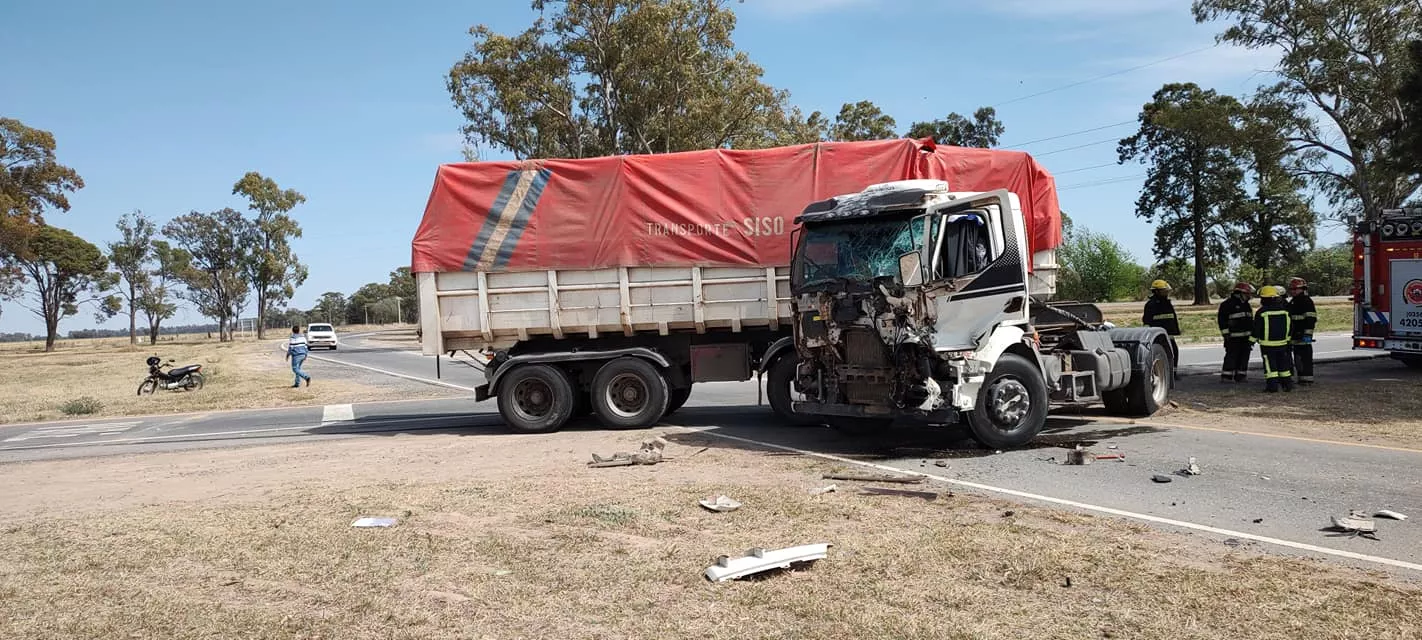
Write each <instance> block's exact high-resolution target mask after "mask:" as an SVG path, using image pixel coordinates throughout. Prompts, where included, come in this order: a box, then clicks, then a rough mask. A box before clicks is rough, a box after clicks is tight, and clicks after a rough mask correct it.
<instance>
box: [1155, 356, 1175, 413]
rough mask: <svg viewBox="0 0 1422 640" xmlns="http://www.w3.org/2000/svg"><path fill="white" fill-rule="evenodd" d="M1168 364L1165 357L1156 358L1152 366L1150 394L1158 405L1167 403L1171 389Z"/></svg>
mask: <svg viewBox="0 0 1422 640" xmlns="http://www.w3.org/2000/svg"><path fill="white" fill-rule="evenodd" d="M1166 364H1167V363H1166V361H1165V358H1156V360H1155V362H1154V363H1152V364H1151V367H1150V395H1151V398H1153V399H1154V400H1155V404H1156V405H1157V406H1158V405H1162V404H1165V397H1166V395H1167V394H1168V393H1169V389H1170V382H1169V381H1170V371H1169V369H1168V367H1166Z"/></svg>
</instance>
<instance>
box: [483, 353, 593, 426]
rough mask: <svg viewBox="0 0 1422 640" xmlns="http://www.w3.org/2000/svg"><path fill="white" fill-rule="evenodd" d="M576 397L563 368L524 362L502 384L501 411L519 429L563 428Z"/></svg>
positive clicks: (506, 422)
mask: <svg viewBox="0 0 1422 640" xmlns="http://www.w3.org/2000/svg"><path fill="white" fill-rule="evenodd" d="M575 405H577V397H576V396H574V395H573V385H572V384H570V383H569V382H568V376H566V375H563V372H562V371H559V370H558V369H555V368H553V367H550V366H548V365H546V364H532V365H523V366H521V367H519V368H517V369H514V370H513V371H510V372H508V374H507V375H506V376H505V377H504V379H503V380H502V381H501V382H500V384H499V415H502V416H503V417H504V423H505V424H507V425H508V426H509V428H511V429H513V430H514V431H518V432H520V433H548V432H551V431H557V430H559V429H561V428H563V424H564V423H566V422H567V421H568V418H570V417H571V416H572V415H573V410H574V408H575Z"/></svg>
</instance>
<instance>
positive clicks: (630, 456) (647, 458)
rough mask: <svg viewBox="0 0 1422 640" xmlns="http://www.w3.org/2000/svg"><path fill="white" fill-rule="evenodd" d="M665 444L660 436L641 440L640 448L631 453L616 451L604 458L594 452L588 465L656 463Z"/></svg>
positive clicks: (627, 465)
mask: <svg viewBox="0 0 1422 640" xmlns="http://www.w3.org/2000/svg"><path fill="white" fill-rule="evenodd" d="M666 446H667V441H666V439H664V438H662V437H661V436H657V437H655V438H652V439H651V440H643V441H642V448H641V449H638V450H637V451H634V452H632V453H627V452H625V451H618V452H617V453H614V454H612V457H610V458H604V457H602V456H600V455H598V454H596V453H594V454H592V462H589V463H588V466H589V467H593V468H602V467H630V466H632V465H637V464H656V463H658V462H661V461H662V450H663V449H665V448H666Z"/></svg>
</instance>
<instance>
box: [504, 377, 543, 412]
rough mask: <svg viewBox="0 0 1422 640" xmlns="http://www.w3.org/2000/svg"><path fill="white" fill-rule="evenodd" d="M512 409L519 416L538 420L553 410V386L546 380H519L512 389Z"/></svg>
mask: <svg viewBox="0 0 1422 640" xmlns="http://www.w3.org/2000/svg"><path fill="white" fill-rule="evenodd" d="M513 399H514V410H515V411H517V412H518V413H519V415H520V417H522V418H525V419H528V420H539V419H541V418H544V417H546V416H547V415H548V414H550V413H552V412H553V387H552V386H551V385H549V384H548V381H547V380H542V379H539V378H527V379H524V380H519V381H518V384H516V385H514V390H513Z"/></svg>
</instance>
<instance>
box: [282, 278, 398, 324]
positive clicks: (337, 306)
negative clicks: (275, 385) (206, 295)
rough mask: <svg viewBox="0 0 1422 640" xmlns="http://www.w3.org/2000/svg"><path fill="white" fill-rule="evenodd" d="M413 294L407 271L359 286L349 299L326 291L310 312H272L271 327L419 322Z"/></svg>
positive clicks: (289, 308) (292, 308)
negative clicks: (312, 324)
mask: <svg viewBox="0 0 1422 640" xmlns="http://www.w3.org/2000/svg"><path fill="white" fill-rule="evenodd" d="M417 305H418V301H417V296H416V293H415V277H414V275H413V274H411V273H410V268H409V267H399V268H397V269H395V270H394V271H391V272H390V279H389V280H388V281H386V282H369V283H366V284H364V285H361V286H360V288H358V289H356V290H355V292H354V293H352V294H350V295H349V296H347V295H345V294H344V293H341V292H339V291H327V292H325V293H323V294H321V297H319V298H317V299H316V304H315V305H313V306H312V307H311V308H310V309H298V308H296V307H288V308H286V309H283V310H281V311H273V312H272V316H271V317H272V318H274V320H273V326H294V325H303V326H304V325H308V324H311V323H313V322H325V323H328V324H331V325H333V326H341V325H347V324H392V323H397V322H403V323H411V324H413V323H417V322H419V317H420V310H419V308H418V306H417Z"/></svg>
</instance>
